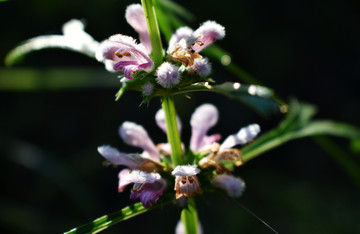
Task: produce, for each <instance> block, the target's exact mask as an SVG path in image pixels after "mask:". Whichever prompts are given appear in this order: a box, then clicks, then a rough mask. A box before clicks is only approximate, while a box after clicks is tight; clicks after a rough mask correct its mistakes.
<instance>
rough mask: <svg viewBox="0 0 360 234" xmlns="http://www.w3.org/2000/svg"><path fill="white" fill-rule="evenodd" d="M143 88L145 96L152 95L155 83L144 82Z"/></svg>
mask: <svg viewBox="0 0 360 234" xmlns="http://www.w3.org/2000/svg"><path fill="white" fill-rule="evenodd" d="M141 88H142V89H143V94H144V95H145V96H150V95H151V94H153V92H154V85H153V84H151V83H150V82H148V83H146V84H144V85H143V86H142V87H141Z"/></svg>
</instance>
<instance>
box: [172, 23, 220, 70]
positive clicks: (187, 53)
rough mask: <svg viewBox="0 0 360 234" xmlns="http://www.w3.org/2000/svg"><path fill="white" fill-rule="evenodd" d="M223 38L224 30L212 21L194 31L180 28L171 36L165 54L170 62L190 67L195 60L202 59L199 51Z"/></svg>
mask: <svg viewBox="0 0 360 234" xmlns="http://www.w3.org/2000/svg"><path fill="white" fill-rule="evenodd" d="M224 36H225V28H224V27H223V26H221V25H220V24H218V23H216V22H214V21H206V22H205V23H203V24H202V25H201V26H200V27H199V28H198V29H197V30H195V31H193V30H192V29H191V28H189V27H181V28H179V29H178V30H176V32H175V34H174V35H172V37H171V39H170V41H169V48H168V51H167V53H168V54H169V58H170V59H171V60H173V61H177V62H181V63H182V64H183V65H184V66H185V67H189V66H190V67H191V66H193V65H194V63H195V60H197V59H201V58H202V56H201V55H200V54H199V52H200V51H201V50H203V49H204V48H206V47H207V46H209V45H211V44H212V43H213V42H215V41H216V40H220V39H222V38H224ZM206 62H207V61H206Z"/></svg>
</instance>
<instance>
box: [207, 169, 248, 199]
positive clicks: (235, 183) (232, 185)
mask: <svg viewBox="0 0 360 234" xmlns="http://www.w3.org/2000/svg"><path fill="white" fill-rule="evenodd" d="M211 183H212V184H213V185H214V186H215V187H218V188H221V189H223V190H225V191H226V192H227V194H228V195H229V196H230V197H234V198H237V197H240V196H241V195H242V194H243V192H244V190H245V182H244V181H243V180H242V179H240V178H237V177H234V176H231V175H226V174H223V175H218V176H216V177H215V178H214V179H213V180H212V181H211Z"/></svg>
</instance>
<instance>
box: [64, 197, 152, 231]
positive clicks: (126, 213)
mask: <svg viewBox="0 0 360 234" xmlns="http://www.w3.org/2000/svg"><path fill="white" fill-rule="evenodd" d="M158 206H159V205H156V206H152V207H150V208H145V207H144V206H142V205H141V203H140V202H138V203H135V204H133V205H131V206H127V207H125V208H123V209H122V210H120V211H117V212H115V213H112V214H109V215H104V216H102V217H100V218H97V219H95V220H94V221H92V222H91V223H87V224H85V225H82V226H80V227H77V228H74V229H72V230H70V231H68V232H65V233H66V234H70V233H76V234H80V233H98V232H100V231H102V230H105V229H107V228H108V227H110V226H112V225H114V224H116V223H119V222H121V221H124V220H127V219H130V218H132V217H134V216H136V215H139V214H142V213H144V212H146V211H149V210H151V209H153V208H155V207H158Z"/></svg>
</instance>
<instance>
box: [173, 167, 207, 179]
mask: <svg viewBox="0 0 360 234" xmlns="http://www.w3.org/2000/svg"><path fill="white" fill-rule="evenodd" d="M199 172H200V170H199V168H197V167H196V166H195V165H181V166H177V167H175V169H174V170H173V171H172V172H171V174H172V175H174V176H193V175H196V174H198V173H199Z"/></svg>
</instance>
